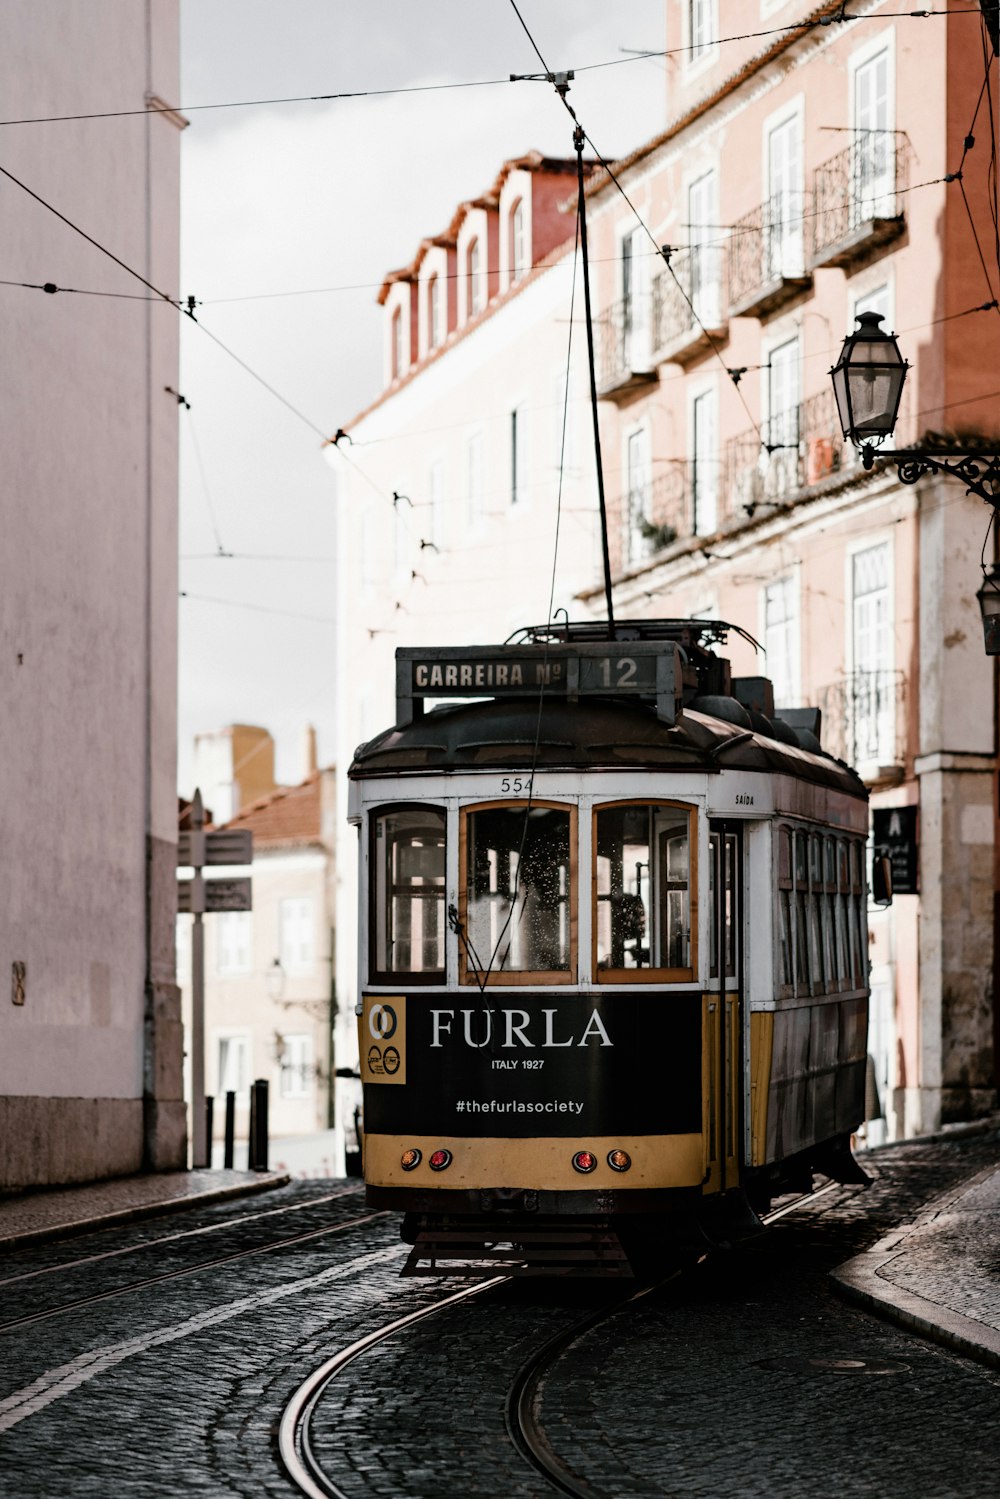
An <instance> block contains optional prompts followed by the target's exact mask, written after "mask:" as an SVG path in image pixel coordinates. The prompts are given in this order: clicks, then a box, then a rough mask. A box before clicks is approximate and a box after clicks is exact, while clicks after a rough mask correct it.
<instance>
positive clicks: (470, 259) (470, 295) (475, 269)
mask: <svg viewBox="0 0 1000 1499" xmlns="http://www.w3.org/2000/svg"><path fill="white" fill-rule="evenodd" d="M465 278H466V287H467V291H466V299H467V300H466V306H467V307H468V309H469V316H470V317H475V315H476V313H477V312H479V311H480V310H481V309H482V305H483V293H482V287H481V285H480V281H479V240H478V238H477V239H470V240H469V247H468V249H467V250H466V252H465Z"/></svg>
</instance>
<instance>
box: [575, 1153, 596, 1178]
mask: <svg viewBox="0 0 1000 1499" xmlns="http://www.w3.org/2000/svg"><path fill="white" fill-rule="evenodd" d="M596 1165H597V1157H596V1155H594V1152H593V1151H592V1150H578V1151H577V1153H576V1155H575V1156H574V1157H573V1170H574V1171H582V1172H583V1174H584V1176H586V1175H587V1174H588V1172H591V1171H593V1170H594V1167H595V1166H596Z"/></svg>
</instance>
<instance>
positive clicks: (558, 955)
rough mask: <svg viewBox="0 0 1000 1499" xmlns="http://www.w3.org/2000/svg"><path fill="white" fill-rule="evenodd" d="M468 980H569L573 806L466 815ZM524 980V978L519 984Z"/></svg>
mask: <svg viewBox="0 0 1000 1499" xmlns="http://www.w3.org/2000/svg"><path fill="white" fill-rule="evenodd" d="M463 818H464V821H463V830H464V838H463V850H462V852H463V863H464V869H463V875H462V893H463V898H464V906H465V909H464V912H463V916H462V920H463V928H464V932H465V939H466V940H465V941H464V942H462V943H460V951H461V954H462V981H463V982H464V983H476V982H477V981H478V982H480V983H482V982H483V975H485V974H486V973H487V972H488V973H489V974H490V978H491V981H493V982H495V983H501V984H502V983H504V982H509V981H510V979H511V976H512V975H517V974H521V973H533V974H535V975H536V976H537V977H538V979H539V981H543V982H549V983H558V982H560V981H561V982H566V981H568V979H569V978H570V976H571V969H572V964H573V960H574V945H575V921H574V916H573V909H572V905H571V896H572V891H571V880H572V870H573V867H574V865H575V859H576V848H575V823H574V821H573V817H572V814H571V813H570V811H569V810H568V808H563V807H551V806H539V805H537V804H536V805H532V806H528V805H526V804H518V803H514V804H510V803H505V804H504V805H503V806H502V807H478V808H467V809H466V810H465V811H464V813H463ZM514 982H516V979H514Z"/></svg>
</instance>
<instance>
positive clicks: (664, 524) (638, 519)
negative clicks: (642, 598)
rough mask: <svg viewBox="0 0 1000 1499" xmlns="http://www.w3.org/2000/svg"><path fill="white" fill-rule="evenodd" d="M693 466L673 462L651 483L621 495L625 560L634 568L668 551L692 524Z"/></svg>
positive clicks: (627, 564) (639, 485) (626, 565)
mask: <svg viewBox="0 0 1000 1499" xmlns="http://www.w3.org/2000/svg"><path fill="white" fill-rule="evenodd" d="M689 469H690V465H689V464H687V463H681V462H678V463H672V464H671V465H670V467H669V468H668V469H667V470H666V471H665V472H664V473H662V474H658V475H657V477H656V478H655V479H653V480H651V481H650V482H649V483H648V484H637V485H635V486H634V487H633V488H632V490H631V491H630V492H629V493H628V494H627V495H623V496H622V521H623V526H624V534H623V538H622V540H623V545H622V563H623V566H625V567H635V566H637V565H638V564H639V563H641V562H645V561H646V560H647V558H649V557H655V556H656V554H657V552H662V551H665V550H666V548H667V547H669V546H672V545H673V544H674V542H675V541H677V540H678V538H679V537H681V536H687V535H688V534H689V532H690V526H691V521H690V517H691V482H690V476H689Z"/></svg>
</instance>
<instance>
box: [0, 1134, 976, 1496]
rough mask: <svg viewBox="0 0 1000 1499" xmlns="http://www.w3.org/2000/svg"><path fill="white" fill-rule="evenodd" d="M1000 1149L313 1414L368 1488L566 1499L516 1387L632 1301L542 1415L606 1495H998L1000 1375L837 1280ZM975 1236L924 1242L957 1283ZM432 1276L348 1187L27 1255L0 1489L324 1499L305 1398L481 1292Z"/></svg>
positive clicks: (576, 1303)
mask: <svg viewBox="0 0 1000 1499" xmlns="http://www.w3.org/2000/svg"><path fill="white" fill-rule="evenodd" d="M997 1158H998V1141H997V1138H996V1136H995V1135H994V1136H979V1137H974V1138H970V1139H967V1140H960V1141H959V1140H956V1141H954V1142H949V1143H947V1144H916V1145H909V1146H903V1147H894V1148H891V1149H888V1150H884V1151H880V1152H878V1153H876V1154H874V1155H872V1156H870V1157H868V1158H867V1160H866V1167H867V1169H868V1170H869V1171H870V1172H871V1174H872V1175H873V1176H874V1177H875V1180H874V1182H873V1185H872V1187H871V1188H870V1189H869V1190H867V1191H859V1190H858V1189H856V1188H837V1189H835V1190H834V1191H832V1192H829V1193H827V1194H825V1195H823V1196H821V1197H817V1198H816V1199H815V1200H813V1201H810V1202H807V1203H804V1204H803V1205H802V1206H800V1207H798V1208H797V1209H796V1210H795V1211H793V1212H792V1213H790V1214H789V1215H788V1216H786V1217H784V1218H782V1219H781V1220H780V1221H778V1222H777V1223H775V1224H774V1225H773V1226H772V1227H771V1228H770V1229H769V1230H768V1231H767V1233H766V1234H765V1235H763V1236H762V1237H760V1238H758V1239H756V1240H754V1241H752V1242H750V1243H748V1244H746V1245H744V1246H742V1247H740V1248H738V1249H736V1250H733V1251H720V1252H717V1253H715V1254H713V1255H710V1256H709V1257H708V1258H707V1259H706V1260H705V1261H703V1262H702V1263H701V1264H700V1265H698V1266H697V1267H695V1268H693V1269H691V1270H689V1271H687V1272H685V1273H684V1274H683V1275H682V1276H681V1277H680V1278H678V1279H676V1280H674V1281H672V1282H670V1283H669V1284H666V1285H664V1286H662V1287H660V1288H658V1289H655V1290H653V1291H652V1292H651V1293H650V1294H648V1295H646V1296H644V1297H643V1298H642V1299H640V1300H637V1301H635V1302H633V1303H631V1304H629V1305H624V1304H622V1301H623V1295H624V1294H625V1293H624V1291H623V1288H622V1287H621V1286H620V1285H619V1286H615V1287H613V1288H609V1287H607V1286H605V1285H603V1284H600V1285H599V1284H597V1283H594V1282H577V1283H575V1284H555V1283H552V1282H514V1283H508V1284H505V1285H502V1286H499V1287H494V1288H490V1289H487V1290H485V1291H483V1292H481V1293H480V1294H477V1295H474V1296H472V1297H471V1298H470V1299H468V1300H465V1301H459V1302H457V1303H456V1304H454V1305H452V1306H450V1307H448V1308H446V1309H444V1310H443V1311H441V1312H439V1313H437V1314H435V1315H433V1316H429V1317H427V1318H426V1319H425V1320H423V1321H420V1322H416V1323H415V1324H413V1325H412V1326H410V1327H407V1328H405V1329H403V1330H400V1331H399V1332H397V1333H395V1334H394V1335H392V1336H391V1337H388V1338H387V1339H386V1340H385V1341H383V1342H381V1343H378V1344H377V1345H376V1346H375V1347H373V1348H372V1349H371V1350H370V1351H367V1352H364V1353H363V1354H361V1355H359V1356H358V1357H357V1358H356V1359H355V1360H354V1361H353V1362H352V1363H349V1364H348V1365H347V1367H346V1368H344V1369H343V1370H342V1371H341V1372H340V1373H338V1374H337V1376H336V1378H335V1379H334V1380H333V1381H332V1382H331V1383H330V1384H329V1385H328V1386H327V1387H326V1388H325V1389H324V1390H323V1391H322V1393H321V1395H320V1397H319V1400H318V1402H317V1404H316V1408H315V1410H314V1412H313V1414H312V1427H311V1442H312V1447H313V1451H314V1453H315V1456H316V1459H317V1461H318V1462H319V1464H320V1466H321V1467H322V1469H323V1470H324V1471H325V1472H326V1473H327V1474H328V1475H329V1478H330V1480H331V1482H332V1484H333V1485H335V1488H334V1489H333V1490H332V1492H336V1491H338V1490H339V1491H340V1492H342V1493H343V1494H345V1495H348V1496H350V1499H354V1496H361V1495H367V1494H382V1495H395V1496H398V1499H444V1496H464V1495H470V1496H471V1495H488V1494H497V1493H503V1494H505V1495H511V1496H516V1499H534V1496H539V1499H542V1496H544V1495H547V1494H549V1493H551V1492H555V1490H554V1489H553V1488H552V1487H551V1485H550V1484H549V1482H548V1481H547V1480H546V1479H545V1478H543V1477H542V1476H541V1475H540V1474H539V1473H538V1472H536V1471H534V1469H533V1468H531V1467H530V1466H529V1465H528V1463H527V1462H526V1461H525V1460H524V1458H523V1457H522V1455H521V1453H520V1451H519V1450H518V1448H517V1447H516V1446H515V1444H514V1443H513V1442H512V1440H511V1437H510V1434H509V1430H508V1425H509V1417H508V1410H507V1407H508V1399H509V1394H510V1391H511V1388H512V1385H513V1384H514V1382H515V1380H516V1379H517V1376H518V1373H519V1370H520V1369H521V1368H522V1366H524V1365H525V1363H526V1361H527V1360H529V1359H530V1358H531V1356H532V1354H533V1353H534V1352H535V1351H536V1350H537V1349H538V1348H539V1347H540V1346H541V1345H543V1344H544V1343H546V1341H547V1340H549V1339H550V1338H552V1337H553V1336H554V1335H555V1334H558V1333H560V1332H562V1331H565V1330H567V1329H570V1328H571V1327H572V1326H573V1324H574V1323H576V1322H577V1321H579V1320H580V1319H581V1318H582V1317H583V1316H584V1315H585V1314H587V1313H594V1312H598V1311H600V1310H601V1308H604V1309H606V1310H607V1311H608V1312H609V1313H610V1315H607V1316H604V1317H603V1318H598V1320H596V1321H595V1322H594V1324H593V1325H592V1326H591V1327H590V1328H589V1329H584V1330H582V1331H581V1332H580V1333H579V1335H578V1336H577V1337H576V1338H575V1339H574V1340H573V1341H572V1342H570V1343H569V1344H568V1346H567V1347H566V1348H565V1349H564V1350H563V1351H562V1353H561V1354H560V1356H559V1357H558V1358H556V1359H555V1361H554V1362H552V1363H550V1365H549V1366H548V1368H547V1371H546V1373H545V1376H544V1379H543V1380H542V1382H541V1384H540V1385H539V1387H538V1389H537V1391H536V1394H535V1397H534V1402H533V1407H534V1411H535V1414H536V1416H537V1417H538V1421H539V1425H540V1427H541V1430H542V1431H543V1433H544V1437H545V1441H546V1442H547V1444H548V1446H549V1448H550V1449H551V1451H552V1452H553V1453H554V1455H555V1457H556V1459H557V1460H558V1461H559V1462H560V1463H562V1464H563V1465H564V1467H565V1469H566V1470H568V1471H569V1472H570V1473H571V1474H573V1475H575V1477H576V1480H577V1482H578V1484H579V1485H580V1489H581V1491H582V1492H590V1493H593V1494H595V1495H601V1496H606V1499H629V1496H632V1495H636V1496H639V1495H641V1496H649V1495H660V1496H664V1495H684V1496H687V1495H706V1496H707V1495H717V1494H720V1493H726V1494H732V1495H748V1496H750V1495H753V1496H757V1495H761V1496H763V1495H771V1494H775V1493H779V1492H781V1493H786V1494H790V1495H796V1496H798V1495H808V1496H812V1495H815V1496H823V1499H826V1496H831V1499H832V1496H837V1499H840V1496H853V1495H858V1496H860V1495H878V1496H880V1499H894V1496H899V1499H903V1496H906V1499H909V1496H911V1495H913V1494H914V1493H918V1494H920V1495H921V1496H923V1499H938V1496H940V1499H945V1496H955V1499H966V1496H969V1499H971V1496H973V1495H977V1496H978V1495H981V1494H983V1493H990V1492H995V1490H996V1479H995V1475H996V1471H997V1464H998V1461H1000V1434H998V1430H1000V1428H998V1422H997V1412H998V1396H1000V1375H998V1374H997V1373H995V1372H993V1371H992V1370H991V1369H989V1368H987V1367H984V1366H983V1365H981V1364H979V1363H976V1362H972V1361H970V1360H968V1359H965V1358H962V1357H959V1356H958V1355H956V1354H955V1353H953V1352H950V1351H948V1350H946V1349H944V1348H941V1347H939V1346H937V1345H935V1344H933V1343H930V1342H927V1341H925V1340H923V1339H921V1338H919V1337H916V1336H914V1335H913V1334H911V1333H909V1332H905V1331H902V1330H900V1329H899V1328H897V1327H894V1326H892V1325H890V1324H888V1323H887V1322H884V1321H882V1320H881V1319H879V1318H876V1317H873V1316H871V1315H869V1314H868V1313H866V1312H864V1311H862V1310H859V1309H856V1308H855V1307H853V1306H850V1305H846V1304H845V1303H844V1302H843V1301H842V1300H841V1299H840V1298H839V1297H838V1296H837V1295H835V1293H834V1288H833V1286H832V1283H831V1281H830V1278H829V1271H830V1270H832V1269H833V1268H835V1267H836V1266H837V1265H839V1264H841V1263H842V1262H844V1261H846V1260H849V1259H850V1258H851V1257H852V1256H854V1255H857V1254H859V1253H860V1252H861V1251H863V1250H865V1249H866V1248H868V1247H869V1246H871V1245H872V1244H874V1243H875V1242H876V1241H877V1240H879V1239H880V1238H881V1237H882V1236H883V1235H885V1234H886V1233H887V1232H889V1231H890V1230H892V1229H894V1228H896V1227H898V1226H899V1225H901V1224H905V1223H907V1222H909V1221H910V1220H912V1218H913V1217H914V1215H915V1214H917V1213H918V1212H919V1211H920V1210H921V1209H922V1208H923V1207H924V1206H925V1205H926V1204H927V1203H928V1202H930V1201H931V1200H933V1199H935V1198H936V1197H938V1196H939V1195H940V1194H942V1193H943V1192H946V1191H947V1190H948V1189H950V1188H952V1187H954V1186H956V1185H957V1184H959V1183H961V1182H962V1181H964V1180H967V1179H969V1178H971V1177H972V1176H973V1175H975V1173H976V1172H979V1171H981V1170H982V1169H983V1168H984V1167H988V1166H991V1165H993V1164H995V1163H996V1161H997ZM952 1232H953V1231H952V1230H948V1231H946V1232H944V1233H943V1234H942V1236H941V1239H940V1242H938V1241H937V1240H933V1241H929V1242H928V1243H927V1244H925V1245H924V1246H923V1248H922V1250H921V1255H922V1257H923V1261H924V1262H926V1265H927V1273H928V1275H931V1276H934V1275H937V1276H941V1275H946V1274H947V1270H948V1263H949V1256H950V1255H952V1254H953V1252H954V1250H955V1244H954V1242H953V1238H952V1237H951V1234H952ZM935 1245H937V1253H938V1255H939V1260H938V1262H937V1263H935V1252H936V1251H935ZM985 1256H986V1250H985V1247H984V1261H983V1262H984V1264H985ZM403 1258H404V1249H403V1246H401V1245H400V1243H399V1239H398V1230H397V1222H396V1219H395V1218H394V1217H393V1216H391V1215H386V1214H373V1213H371V1212H370V1211H368V1210H367V1209H366V1208H365V1206H364V1200H363V1194H362V1191H361V1189H360V1188H359V1187H357V1186H355V1185H353V1184H343V1183H335V1182H308V1183H304V1182H298V1183H295V1184H292V1185H290V1186H287V1187H283V1188H281V1189H280V1190H277V1191H272V1192H269V1193H266V1194H264V1195H263V1196H257V1197H253V1198H245V1199H242V1200H239V1201H236V1202H226V1203H218V1204H216V1205H214V1206H202V1207H192V1208H190V1209H188V1210H187V1211H185V1212H183V1213H175V1214H172V1215H170V1216H167V1217H161V1218H158V1219H156V1220H155V1221H147V1222H143V1223H139V1224H135V1223H133V1224H129V1225H118V1226H115V1227H111V1228H108V1229H105V1230H103V1231H100V1232H93V1233H88V1234H86V1235H84V1236H80V1237H75V1238H72V1239H67V1240H62V1241H60V1242H58V1243H54V1244H39V1245H32V1246H27V1247H25V1248H23V1249H21V1250H12V1251H9V1252H8V1253H6V1254H5V1256H4V1257H3V1261H2V1264H0V1323H2V1324H3V1330H2V1336H3V1338H4V1340H5V1344H6V1347H5V1349H4V1358H3V1365H2V1376H0V1378H2V1386H0V1451H2V1458H0V1492H2V1493H3V1494H4V1495H8V1494H9V1495H11V1496H12V1499H13V1496H18V1499H21V1496H24V1499H29V1496H50V1495H55V1494H62V1493H69V1492H72V1493H73V1494H74V1495H82V1496H88V1499H89V1496H94V1499H97V1496H101V1499H104V1496H106V1495H109V1494H115V1495H119V1494H126V1495H136V1496H143V1499H146V1496H149V1499H153V1496H157V1499H159V1496H162V1495H164V1494H174V1493H177V1494H180V1493H192V1494H204V1495H219V1496H222V1495H245V1496H254V1495H273V1496H290V1495H293V1494H295V1493H298V1492H300V1490H299V1489H297V1488H296V1487H295V1485H294V1484H293V1483H292V1481H291V1480H290V1478H289V1477H288V1475H287V1474H286V1472H285V1470H284V1468H283V1466H282V1463H281V1460H280V1457H279V1453H278V1428H279V1424H280V1421H281V1417H282V1412H283V1410H284V1409H285V1406H286V1404H287V1403H288V1401H289V1399H290V1397H291V1396H292V1394H293V1392H294V1391H295V1389H296V1388H297V1387H298V1386H299V1385H300V1384H301V1382H302V1381H303V1380H305V1379H306V1377H307V1376H308V1375H309V1374H310V1373H311V1372H312V1370H313V1369H314V1368H316V1367H317V1366H319V1365H321V1364H323V1363H324V1361H325V1360H327V1359H329V1358H330V1356H331V1355H332V1354H334V1353H336V1352H337V1351H338V1350H340V1349H342V1348H345V1347H347V1346H348V1345H350V1344H352V1343H354V1342H355V1341H356V1340H358V1339H359V1338H363V1337H365V1336H366V1335H368V1334H370V1333H372V1332H373V1331H375V1330H376V1329H378V1328H380V1327H381V1326H383V1325H384V1324H385V1323H388V1322H391V1321H394V1320H395V1319H398V1318H401V1317H404V1316H407V1315H409V1314H411V1313H413V1312H415V1311H419V1310H420V1309H422V1308H426V1307H430V1306H432V1305H433V1304H434V1303H436V1302H439V1301H442V1300H444V1299H445V1298H446V1297H447V1296H449V1295H450V1294H452V1293H453V1292H454V1291H455V1290H456V1286H455V1284H454V1283H451V1282H444V1283H442V1282H439V1281H434V1280H417V1281H413V1280H401V1279H400V1278H399V1275H398V1272H399V1269H400V1266H401V1264H402V1262H403ZM993 1258H994V1259H995V1253H994V1255H993Z"/></svg>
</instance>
